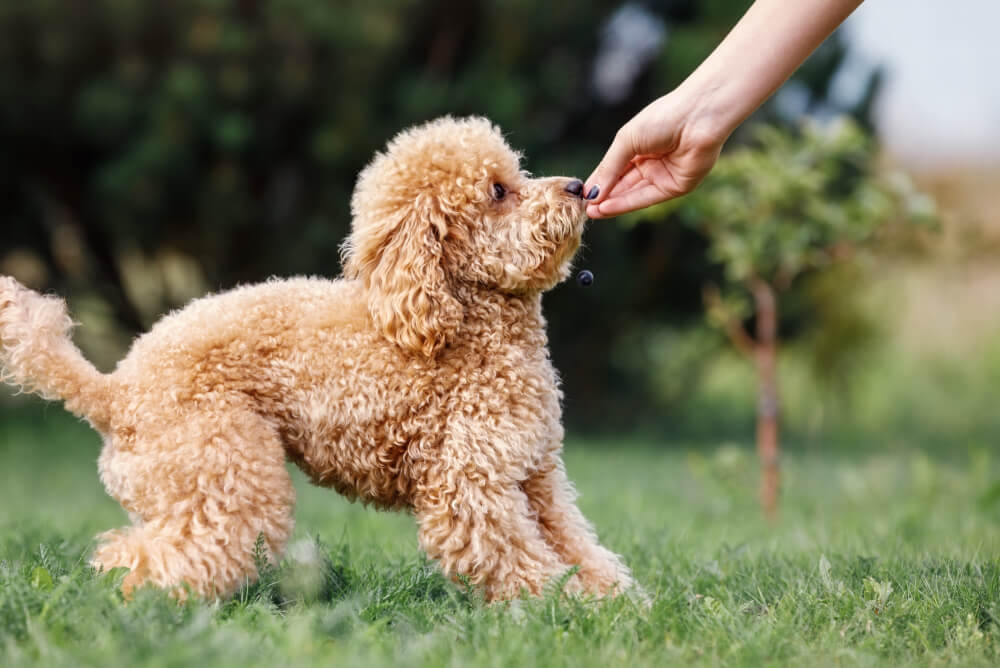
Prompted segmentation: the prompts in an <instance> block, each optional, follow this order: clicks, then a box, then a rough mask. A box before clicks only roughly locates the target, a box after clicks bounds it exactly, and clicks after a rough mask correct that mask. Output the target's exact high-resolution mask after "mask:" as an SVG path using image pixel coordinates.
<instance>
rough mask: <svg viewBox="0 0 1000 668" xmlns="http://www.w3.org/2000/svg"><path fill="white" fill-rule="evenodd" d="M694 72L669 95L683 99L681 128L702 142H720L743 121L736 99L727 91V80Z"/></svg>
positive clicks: (718, 143)
mask: <svg viewBox="0 0 1000 668" xmlns="http://www.w3.org/2000/svg"><path fill="white" fill-rule="evenodd" d="M698 74H699V73H698V72H695V73H694V74H692V75H691V76H690V77H688V78H687V79H686V80H685V81H684V82H683V83H682V84H681V85H680V86H678V87H677V88H676V89H675V91H674V92H673V93H672V95H676V96H678V97H680V98H681V99H683V100H685V101H686V102H685V105H684V106H685V107H686V110H685V112H684V116H685V119H684V127H685V128H686V129H687V132H688V133H689V135H690V136H692V137H696V138H698V140H699V141H700V142H701V143H705V144H714V145H722V144H723V143H725V141H726V139H728V138H729V135H731V134H732V133H733V130H735V129H736V127H737V126H738V125H739V124H740V123H742V122H743V120H744V118H745V116H744V115H742V114H740V113H739V105H738V104H737V101H736V100H733V99H731V97H732V96H731V95H728V94H727V81H726V80H725V79H724V78H721V77H720V78H718V79H714V80H713V78H712V77H707V76H700V77H699V76H696V75H698Z"/></svg>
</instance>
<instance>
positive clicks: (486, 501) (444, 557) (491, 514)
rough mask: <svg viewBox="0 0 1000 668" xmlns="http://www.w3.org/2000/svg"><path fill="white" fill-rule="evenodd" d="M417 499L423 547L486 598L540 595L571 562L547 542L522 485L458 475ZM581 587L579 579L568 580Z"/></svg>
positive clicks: (452, 573) (429, 488)
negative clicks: (562, 557) (479, 588)
mask: <svg viewBox="0 0 1000 668" xmlns="http://www.w3.org/2000/svg"><path fill="white" fill-rule="evenodd" d="M449 482H450V483H451V484H449V485H448V486H447V487H446V488H444V489H441V488H438V487H435V486H431V485H428V486H425V490H426V491H425V492H424V493H422V494H420V495H419V496H418V498H417V499H416V503H415V509H416V514H417V522H418V524H419V532H418V538H419V541H420V547H421V548H422V549H423V550H424V551H425V552H426V553H427V555H428V556H430V557H431V558H433V559H436V560H438V562H439V563H440V564H441V568H442V569H443V570H444V573H445V574H446V575H448V576H449V577H451V578H453V579H455V578H456V577H457V576H459V575H462V576H465V577H467V578H468V580H469V581H470V582H471V583H473V584H475V585H477V586H481V587H482V588H483V590H484V592H485V596H486V600H488V601H496V600H507V599H511V598H516V597H518V596H520V595H521V594H522V593H523V592H527V593H528V594H532V595H539V594H541V593H542V590H543V588H544V586H545V584H546V583H547V582H548V581H549V580H551V579H553V578H558V577H559V576H561V575H563V574H565V573H566V572H567V571H569V568H570V567H569V566H568V565H567V564H566V563H564V562H563V561H562V560H561V559H560V558H559V556H558V555H557V554H556V553H555V552H554V551H553V550H552V548H551V547H549V545H548V544H547V543H546V542H545V539H544V538H543V537H542V535H541V533H540V532H539V529H538V523H537V522H536V521H535V519H534V517H532V511H531V508H530V506H529V504H528V499H527V497H526V496H525V494H524V492H523V491H522V490H521V488H520V486H519V485H518V484H517V483H515V482H511V483H508V484H502V483H498V482H493V481H488V480H484V479H478V480H470V479H468V478H466V477H464V476H460V477H459V479H458V480H457V481H454V479H452V481H449ZM568 586H569V587H570V588H578V587H579V583H578V582H577V581H576V578H575V577H574V578H572V579H571V581H570V582H569V583H568Z"/></svg>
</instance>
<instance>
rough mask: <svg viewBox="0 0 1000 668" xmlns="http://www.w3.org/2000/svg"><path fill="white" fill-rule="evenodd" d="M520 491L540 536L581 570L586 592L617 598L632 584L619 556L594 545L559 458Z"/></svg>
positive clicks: (592, 534) (552, 461)
mask: <svg viewBox="0 0 1000 668" xmlns="http://www.w3.org/2000/svg"><path fill="white" fill-rule="evenodd" d="M522 488H523V489H524V492H525V494H526V495H527V498H528V502H529V504H530V505H531V508H532V510H533V511H534V513H535V514H536V516H537V517H538V526H539V529H540V532H541V534H542V535H543V536H544V538H545V540H546V541H547V542H548V543H549V545H551V546H552V547H553V549H554V550H555V552H556V553H557V554H558V555H559V556H560V558H561V559H562V560H563V561H565V562H566V563H568V564H570V565H573V566H579V567H580V571H579V573H578V576H579V578H580V580H581V583H582V585H583V588H584V589H585V590H586V591H587V592H589V593H592V594H595V595H597V596H605V595H608V594H612V595H617V594H620V593H622V592H624V591H625V590H627V589H629V588H630V587H632V586H633V585H634V582H633V580H632V574H631V573H630V572H629V570H628V568H627V567H626V566H625V565H624V564H623V563H622V562H621V559H620V558H619V557H618V555H616V554H615V553H614V552H611V551H610V550H608V549H607V548H605V547H603V546H601V544H600V543H598V542H597V535H596V533H595V532H594V529H593V527H592V526H591V525H590V522H588V521H587V519H586V518H585V517H584V516H583V513H581V512H580V509H579V508H578V507H577V505H576V491H575V490H574V489H573V485H572V483H570V481H569V479H568V478H567V476H566V470H565V469H564V468H563V463H562V460H561V459H559V458H558V457H555V456H553V457H552V458H551V459H550V460H549V461H548V462H546V467H545V468H544V469H543V470H541V471H539V472H536V473H535V474H534V475H532V476H531V477H530V478H529V479H528V480H526V481H525V482H524V483H523V484H522Z"/></svg>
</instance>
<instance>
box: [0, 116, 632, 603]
mask: <svg viewBox="0 0 1000 668" xmlns="http://www.w3.org/2000/svg"><path fill="white" fill-rule="evenodd" d="M519 157H520V156H519V154H518V153H515V152H514V151H513V150H511V149H510V147H509V146H508V145H507V143H506V142H505V140H504V138H503V136H502V135H501V133H500V132H499V130H498V129H497V128H496V127H495V126H493V125H492V124H491V123H490V122H489V121H487V120H485V119H482V118H475V117H473V118H464V119H455V118H451V117H447V118H442V119H438V120H435V121H432V122H429V123H426V124H424V125H422V126H418V127H414V128H411V129H409V130H405V131H403V132H401V133H400V134H399V135H397V136H396V137H395V138H394V139H392V141H391V142H390V143H389V144H388V147H387V149H386V150H385V152H382V153H379V154H377V155H376V156H375V158H374V159H373V160H372V161H371V163H370V164H369V165H368V166H367V167H366V168H365V169H364V170H363V171H362V172H361V174H360V176H359V178H358V182H357V185H356V188H355V191H354V194H353V197H352V200H351V212H352V218H353V219H352V224H351V231H350V235H349V237H348V238H347V239H346V240H345V242H344V244H343V247H342V254H343V258H342V259H343V267H344V270H343V276H342V277H341V278H338V279H335V280H324V279H320V278H292V279H288V280H277V279H272V280H269V281H267V282H265V283H262V284H259V285H251V286H245V287H239V288H236V289H233V290H231V291H228V292H222V293H220V294H215V295H211V296H207V297H204V298H202V299H197V300H195V301H194V302H192V303H191V304H189V305H188V306H187V307H185V308H183V309H181V310H179V311H176V312H173V313H171V314H169V315H167V316H165V317H164V318H162V319H161V320H160V321H159V322H157V323H156V325H155V326H154V327H153V328H152V330H151V331H149V332H148V333H146V334H144V335H142V336H140V337H139V338H138V339H137V340H136V341H135V342H134V344H133V345H132V347H131V349H130V351H129V353H128V355H127V356H126V357H125V358H124V359H123V360H122V361H121V362H119V364H118V365H117V367H116V368H115V370H114V372H113V373H110V374H106V375H105V374H102V373H100V372H98V371H97V369H95V368H94V366H92V365H91V364H90V363H89V362H88V361H86V360H85V359H84V358H83V356H82V354H81V353H80V352H79V350H78V349H77V348H76V347H75V346H74V345H73V343H72V342H71V340H70V336H69V331H70V329H71V327H72V324H73V323H72V321H71V320H70V318H69V316H68V315H67V310H66V306H65V304H64V302H63V301H62V300H61V299H58V298H56V297H53V296H42V295H39V294H37V293H35V292H32V291H30V290H28V289H26V288H24V287H22V286H21V285H20V284H19V283H17V282H16V281H15V280H14V279H13V278H9V277H3V276H0V362H2V370H3V371H2V377H3V380H5V381H7V382H9V383H12V384H15V385H18V386H20V387H21V388H22V389H24V390H27V391H33V392H36V393H38V394H41V395H42V396H43V397H46V398H49V399H62V400H64V401H65V405H66V408H67V409H68V410H69V411H72V412H73V413H75V414H76V415H79V416H81V417H83V418H85V419H86V420H87V421H88V422H89V423H90V424H91V425H92V426H93V428H94V429H96V430H97V431H98V432H100V434H101V436H102V438H103V441H104V444H103V448H102V451H101V455H100V457H99V460H98V465H99V469H100V476H101V481H102V482H103V484H104V486H105V488H106V489H107V491H108V493H109V494H110V495H111V496H112V497H114V498H115V499H116V500H118V501H119V502H120V503H121V505H122V507H123V508H124V509H125V510H126V511H127V512H128V514H129V517H130V519H131V521H132V526H130V527H127V528H123V529H120V530H115V531H109V532H106V533H103V534H101V535H100V536H99V537H98V539H99V543H98V547H97V549H96V551H95V553H94V555H93V557H92V564H93V566H94V567H95V568H96V569H98V570H107V569H112V568H116V567H125V568H127V569H129V571H128V574H127V575H126V576H125V578H124V581H123V583H122V589H123V591H124V593H125V594H126V596H128V595H130V592H131V591H132V590H133V589H134V588H136V587H138V586H141V585H144V584H152V585H156V586H158V587H163V588H166V589H168V590H170V591H172V592H174V593H175V595H179V596H184V595H185V594H184V593H185V592H186V591H192V592H195V593H197V594H198V595H201V596H204V597H209V598H212V597H223V596H227V595H231V594H232V593H233V592H234V591H235V590H236V589H237V588H238V587H239V586H240V585H241V584H244V583H246V582H248V581H251V580H252V579H253V578H255V577H256V572H257V570H256V567H255V561H254V553H255V543H256V542H257V541H258V537H259V536H260V537H262V540H263V543H264V546H265V548H266V550H267V554H268V557H269V558H271V559H277V558H279V557H280V555H281V554H282V551H283V549H284V546H285V543H286V541H287V540H288V538H289V535H290V534H291V532H292V526H293V519H292V510H293V506H294V503H295V492H294V489H293V487H292V481H291V478H290V477H289V471H288V469H287V468H286V465H285V460H286V458H287V459H290V460H292V461H293V462H295V463H296V464H297V465H298V466H299V467H301V468H302V470H303V471H305V473H306V474H307V475H308V476H309V478H310V479H311V480H312V482H313V483H315V484H317V485H323V486H326V487H333V488H334V489H335V490H337V491H338V492H340V493H341V494H343V495H345V496H347V497H348V498H350V499H360V500H361V501H363V502H364V503H366V504H372V505H374V506H376V507H379V508H383V509H405V510H409V511H411V512H412V513H413V514H414V515H415V517H416V522H417V526H418V541H419V545H420V547H421V548H422V549H423V550H424V552H426V554H427V555H428V556H429V557H431V558H432V559H434V560H436V561H437V562H438V563H439V564H440V567H441V569H442V570H443V571H444V573H445V574H446V575H447V576H450V577H451V578H452V579H456V578H458V577H459V576H461V577H463V578H467V579H468V581H469V582H471V583H473V584H475V585H476V586H478V587H479V588H480V589H481V591H482V592H483V595H484V597H485V598H486V600H488V601H496V600H504V599H511V598H515V597H518V596H521V595H522V594H524V593H528V594H530V595H538V594H540V593H541V592H542V591H543V588H544V587H545V585H546V583H547V582H549V581H551V580H552V579H553V578H559V577H560V576H565V575H566V574H567V573H572V575H571V576H570V577H569V579H568V580H567V581H566V586H567V588H568V589H569V590H571V591H577V592H582V593H585V594H593V595H596V596H605V595H617V594H619V593H622V592H624V591H626V590H627V589H629V588H630V587H631V586H632V577H631V575H630V573H629V571H628V569H627V568H626V567H625V566H624V565H623V564H622V562H621V560H620V559H619V557H618V556H617V555H615V554H614V553H612V552H610V551H609V550H607V549H605V548H604V547H602V546H601V545H599V544H598V542H597V539H596V536H595V533H594V530H593V528H592V527H591V525H590V524H589V523H588V522H587V520H586V519H585V518H584V516H583V515H582V514H581V513H580V511H579V510H578V509H577V507H576V505H575V503H574V499H575V492H574V489H573V487H572V485H571V483H570V482H569V481H568V479H567V476H566V471H565V468H564V466H563V463H562V460H561V457H560V453H561V450H562V441H563V427H562V424H561V408H560V401H561V392H560V389H559V378H558V375H557V373H556V371H555V369H554V368H553V366H552V363H551V361H550V359H549V354H548V350H547V339H546V333H545V320H544V318H543V316H542V307H541V294H542V292H544V291H546V290H548V289H549V288H551V287H553V286H554V285H556V284H557V283H559V282H560V281H562V280H563V279H565V278H566V277H567V275H568V274H569V271H570V261H571V259H572V257H573V255H574V253H575V251H576V250H577V248H578V246H579V244H580V235H581V232H582V231H583V227H584V224H585V222H586V220H587V219H586V215H585V204H586V202H585V200H584V197H583V184H582V183H581V182H580V181H579V180H576V179H569V178H532V177H531V176H530V175H529V174H527V173H526V172H524V171H523V170H521V168H520V165H519ZM574 568H575V569H576V570H575V572H573V569H574Z"/></svg>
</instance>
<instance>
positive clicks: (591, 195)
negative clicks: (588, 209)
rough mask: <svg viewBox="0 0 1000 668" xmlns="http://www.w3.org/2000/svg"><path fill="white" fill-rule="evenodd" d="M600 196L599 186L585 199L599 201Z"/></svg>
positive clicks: (591, 190) (592, 189)
mask: <svg viewBox="0 0 1000 668" xmlns="http://www.w3.org/2000/svg"><path fill="white" fill-rule="evenodd" d="M600 194H601V189H600V188H598V187H597V186H594V187H593V188H591V189H590V192H588V193H587V196H586V197H585V198H584V199H597V196H598V195H600Z"/></svg>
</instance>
